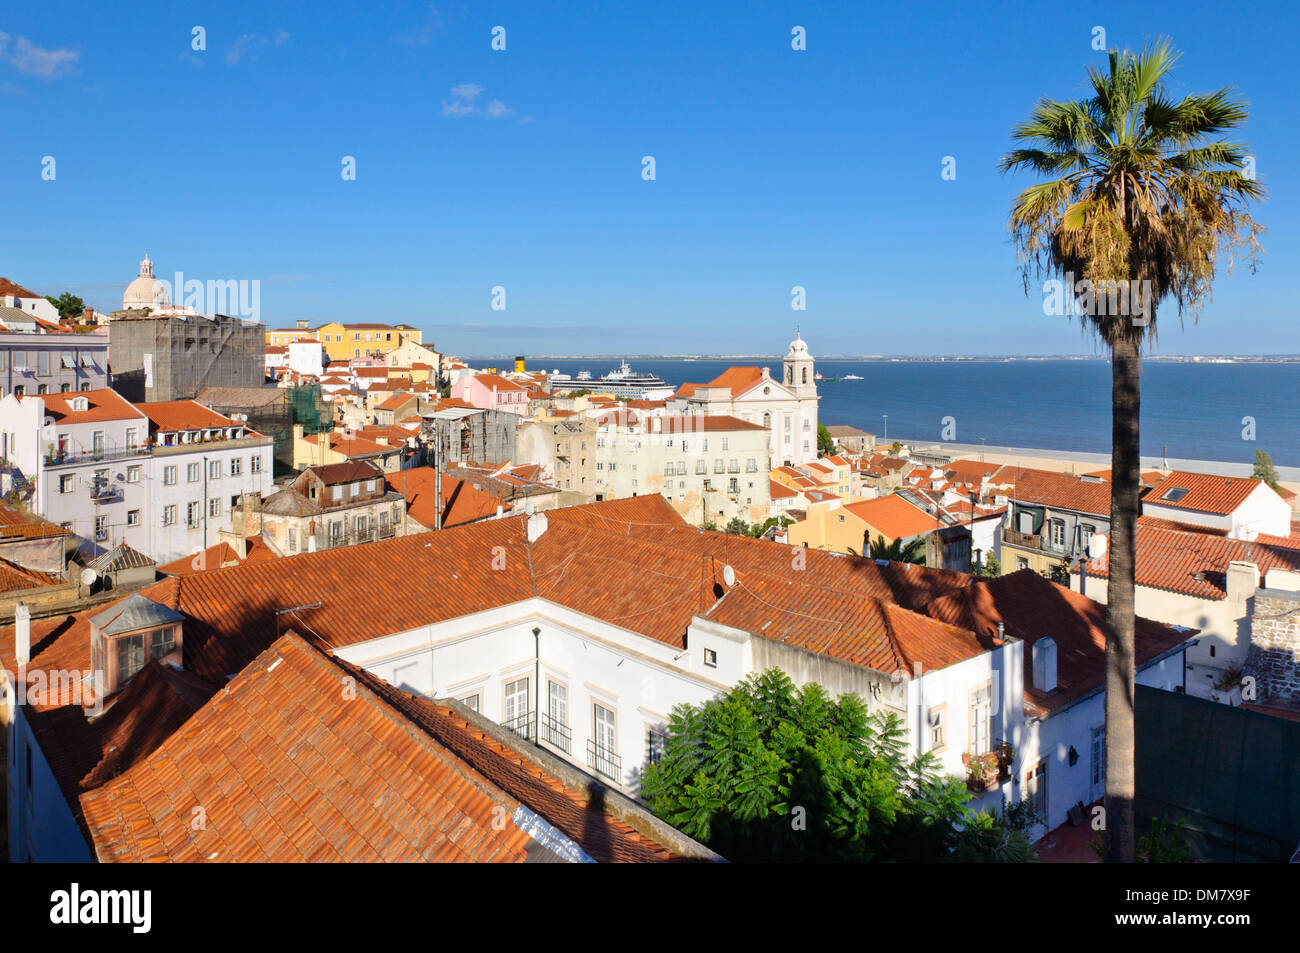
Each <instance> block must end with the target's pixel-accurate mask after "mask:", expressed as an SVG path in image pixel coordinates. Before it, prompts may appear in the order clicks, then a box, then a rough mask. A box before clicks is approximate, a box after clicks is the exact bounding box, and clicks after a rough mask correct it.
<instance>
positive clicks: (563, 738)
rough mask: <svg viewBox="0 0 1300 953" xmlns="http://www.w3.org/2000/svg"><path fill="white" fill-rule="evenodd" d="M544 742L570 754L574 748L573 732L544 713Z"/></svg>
mask: <svg viewBox="0 0 1300 953" xmlns="http://www.w3.org/2000/svg"><path fill="white" fill-rule="evenodd" d="M542 740H543V741H545V742H546V743H547V744H548V745H552V746H553V747H556V748H559V749H560V750H561V751H563V752H564V753H565V754H568V753H569V752H570V750H571V749H572V747H573V732H571V731H570V730H569V726H568V725H566V724H564V723H563V722H562V721H560V720H559V719H558V718H553V717H552V716H551V715H550V714H548V713H546V712H543V713H542Z"/></svg>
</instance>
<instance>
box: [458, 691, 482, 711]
mask: <svg viewBox="0 0 1300 953" xmlns="http://www.w3.org/2000/svg"><path fill="white" fill-rule="evenodd" d="M456 701H458V702H460V703H461V704H462V705H464V706H465V707H466V708H469V709H471V710H473V711H479V710H480V707H479V696H478V692H475V693H474V694H473V695H465V696H463V697H461V698H457V699H456Z"/></svg>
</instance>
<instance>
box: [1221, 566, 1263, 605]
mask: <svg viewBox="0 0 1300 953" xmlns="http://www.w3.org/2000/svg"><path fill="white" fill-rule="evenodd" d="M1258 588H1259V566H1257V565H1256V564H1255V563H1252V562H1246V561H1245V560H1241V559H1234V560H1233V561H1232V562H1230V563H1228V573H1227V590H1228V599H1229V600H1230V601H1231V602H1236V603H1244V602H1245V601H1246V600H1247V599H1249V598H1250V597H1251V596H1253V595H1254V594H1255V590H1256V589H1258Z"/></svg>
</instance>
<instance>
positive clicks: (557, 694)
mask: <svg viewBox="0 0 1300 953" xmlns="http://www.w3.org/2000/svg"><path fill="white" fill-rule="evenodd" d="M569 737H570V733H569V687H568V686H567V685H562V684H560V683H559V682H553V681H550V680H549V679H548V680H547V682H546V719H545V721H544V722H543V724H542V740H543V741H545V742H547V743H548V744H552V745H555V746H556V747H557V748H560V749H562V750H564V751H568V750H569Z"/></svg>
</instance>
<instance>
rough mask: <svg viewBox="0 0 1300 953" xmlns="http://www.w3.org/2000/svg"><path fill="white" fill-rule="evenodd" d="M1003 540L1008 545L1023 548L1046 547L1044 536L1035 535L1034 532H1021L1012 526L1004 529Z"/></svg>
mask: <svg viewBox="0 0 1300 953" xmlns="http://www.w3.org/2000/svg"><path fill="white" fill-rule="evenodd" d="M1002 542H1004V543H1006V544H1007V545H1008V546H1019V547H1020V548H1021V549H1045V548H1046V547H1045V546H1044V545H1043V540H1042V537H1040V536H1034V535H1033V534H1032V533H1020V532H1017V531H1016V530H1014V529H1011V528H1010V527H1008V528H1006V529H1003V530H1002Z"/></svg>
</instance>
